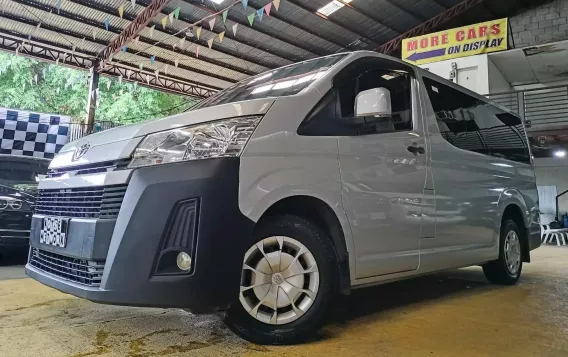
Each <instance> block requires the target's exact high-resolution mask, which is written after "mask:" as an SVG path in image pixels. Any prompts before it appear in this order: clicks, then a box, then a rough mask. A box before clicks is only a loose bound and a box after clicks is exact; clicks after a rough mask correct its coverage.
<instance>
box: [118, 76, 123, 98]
mask: <svg viewBox="0 0 568 357" xmlns="http://www.w3.org/2000/svg"><path fill="white" fill-rule="evenodd" d="M118 83H122V75H120V76H118ZM121 90H122V89H121ZM121 94H122V93H121Z"/></svg>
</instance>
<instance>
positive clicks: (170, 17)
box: [168, 11, 174, 24]
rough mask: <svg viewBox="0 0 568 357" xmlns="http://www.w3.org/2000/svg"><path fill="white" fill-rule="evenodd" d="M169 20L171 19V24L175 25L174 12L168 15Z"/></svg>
mask: <svg viewBox="0 0 568 357" xmlns="http://www.w3.org/2000/svg"><path fill="white" fill-rule="evenodd" d="M168 19H170V24H173V23H174V12H173V11H172V12H170V14H169V15H168Z"/></svg>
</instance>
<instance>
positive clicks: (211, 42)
mask: <svg viewBox="0 0 568 357" xmlns="http://www.w3.org/2000/svg"><path fill="white" fill-rule="evenodd" d="M207 46H209V49H211V47H213V39H212V38H210V39H208V40H207Z"/></svg>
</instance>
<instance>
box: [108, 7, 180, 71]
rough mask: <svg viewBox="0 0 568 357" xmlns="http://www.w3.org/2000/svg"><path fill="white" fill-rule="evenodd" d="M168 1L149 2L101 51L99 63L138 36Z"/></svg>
mask: <svg viewBox="0 0 568 357" xmlns="http://www.w3.org/2000/svg"><path fill="white" fill-rule="evenodd" d="M170 1H171V0H151V3H150V4H149V5H148V6H146V8H145V9H144V10H142V12H141V13H140V14H138V16H136V18H134V19H133V20H132V22H130V24H129V25H128V26H127V27H126V28H125V29H124V30H122V32H121V33H120V35H118V37H116V38H115V39H113V40H112V41H111V43H110V44H109V45H108V46H107V47H106V48H105V49H104V50H102V51H101V53H100V54H99V56H98V58H99V61H100V62H101V63H105V62H107V61H108V60H109V59H110V57H111V56H112V55H114V54H115V53H117V52H118V51H120V49H121V48H122V47H123V46H124V45H126V44H127V43H128V42H130V41H131V40H133V39H134V38H135V37H136V36H138V34H139V33H140V32H142V30H144V29H145V28H146V25H148V23H149V22H150V21H151V20H152V19H153V18H154V17H155V16H156V15H158V14H159V13H160V12H161V11H162V9H163V8H164V7H166V5H167V4H168V3H169V2H170Z"/></svg>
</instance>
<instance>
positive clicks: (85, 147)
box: [73, 143, 91, 161]
mask: <svg viewBox="0 0 568 357" xmlns="http://www.w3.org/2000/svg"><path fill="white" fill-rule="evenodd" d="M90 147H91V144H89V143H85V144H83V145H81V146H79V148H78V149H77V150H75V153H74V154H73V161H77V160H79V159H80V158H82V157H83V156H84V155H85V154H86V153H87V151H89V148H90Z"/></svg>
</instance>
